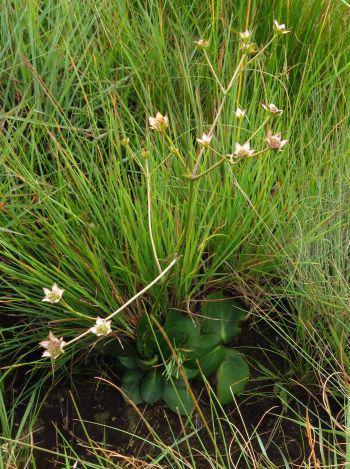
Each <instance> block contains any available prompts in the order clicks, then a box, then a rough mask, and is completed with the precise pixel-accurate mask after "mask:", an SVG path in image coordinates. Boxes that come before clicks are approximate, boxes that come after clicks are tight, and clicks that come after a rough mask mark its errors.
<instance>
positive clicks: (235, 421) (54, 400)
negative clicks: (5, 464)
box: [14, 321, 327, 469]
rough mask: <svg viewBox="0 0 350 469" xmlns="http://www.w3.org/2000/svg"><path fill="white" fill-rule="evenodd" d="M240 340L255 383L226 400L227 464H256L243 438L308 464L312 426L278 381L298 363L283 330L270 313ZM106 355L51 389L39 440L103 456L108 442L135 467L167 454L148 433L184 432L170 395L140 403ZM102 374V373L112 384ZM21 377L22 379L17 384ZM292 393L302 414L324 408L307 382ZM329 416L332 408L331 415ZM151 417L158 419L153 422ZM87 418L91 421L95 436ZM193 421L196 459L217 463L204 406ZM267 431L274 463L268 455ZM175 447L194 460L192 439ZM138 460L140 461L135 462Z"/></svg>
mask: <svg viewBox="0 0 350 469" xmlns="http://www.w3.org/2000/svg"><path fill="white" fill-rule="evenodd" d="M234 346H235V348H237V349H239V350H240V352H241V353H243V354H244V355H245V356H246V358H247V360H248V361H249V363H250V365H251V370H252V378H251V380H250V383H249V385H248V388H247V391H246V392H245V393H244V395H241V396H239V397H238V398H237V404H238V405H237V406H236V405H231V406H227V407H226V408H225V412H226V414H227V416H228V419H227V420H228V421H229V422H230V423H228V422H227V421H225V419H223V420H222V427H223V438H221V437H218V444H219V447H220V450H222V453H223V454H225V451H224V448H225V444H226V447H228V446H229V447H230V455H231V459H230V460H229V461H227V467H235V468H236V467H237V468H239V469H240V468H242V469H243V468H247V469H250V468H251V467H254V466H253V464H252V461H247V460H244V459H242V457H240V455H241V449H240V445H239V443H240V444H241V445H245V444H246V442H247V441H248V442H249V448H248V450H247V452H248V453H249V450H250V449H251V450H252V452H253V453H254V455H255V456H254V457H255V458H256V460H255V461H256V463H259V465H258V467H261V468H265V467H266V468H269V467H285V460H287V461H288V463H289V464H290V465H291V467H293V466H294V467H301V466H302V465H303V463H304V462H305V461H307V460H308V458H309V456H310V448H309V444H308V439H307V435H306V431H305V428H303V426H301V425H298V424H297V423H294V422H293V419H294V418H295V414H294V413H292V411H291V410H290V408H287V406H286V405H285V398H286V395H284V394H283V393H281V391H280V387H279V386H278V382H280V383H283V384H285V383H286V382H287V381H288V379H289V378H287V375H289V372H290V370H289V366H288V362H286V361H284V359H283V358H282V355H281V354H280V353H278V352H276V350H278V349H280V348H281V347H280V344H278V338H277V337H276V335H275V331H274V330H273V329H272V328H271V327H270V326H269V325H268V323H267V322H265V321H260V322H259V330H257V327H256V324H254V322H253V321H250V322H248V321H247V322H245V323H244V324H243V327H242V332H241V333H240V334H239V336H238V337H237V338H236V339H235V343H234ZM104 359H105V361H104V363H103V364H101V363H99V366H98V367H96V357H95V358H94V357H90V358H89V362H88V363H85V364H84V370H83V368H82V365H80V366H79V369H77V370H76V371H75V372H74V374H73V375H71V376H70V378H69V379H67V378H66V379H65V380H64V381H63V380H62V381H61V382H60V383H59V384H57V385H55V386H54V388H53V390H51V391H48V397H47V398H46V400H45V402H44V403H43V406H42V409H41V412H40V414H39V418H38V420H37V423H36V431H35V432H34V443H35V445H36V446H38V447H41V448H43V449H48V450H51V451H60V450H61V449H62V436H63V437H64V438H65V439H66V441H68V442H69V444H70V445H71V446H72V447H73V448H74V450H75V451H76V454H78V455H79V457H80V458H81V459H82V460H86V461H91V462H95V463H96V464H98V458H97V456H96V454H94V452H93V450H92V449H91V445H93V446H95V447H100V448H104V450H105V451H106V452H105V453H103V450H97V454H99V455H101V454H105V455H106V454H109V455H110V457H111V460H112V461H113V463H114V464H115V465H116V466H115V467H118V465H119V464H120V465H121V464H122V463H123V462H125V459H124V458H129V459H128V460H129V464H130V465H129V466H127V467H142V466H141V465H140V463H139V462H137V460H143V461H150V458H151V457H152V456H153V457H154V456H155V455H157V454H159V449H155V448H154V447H153V446H152V444H149V443H147V442H146V440H149V441H154V438H153V437H152V435H151V433H150V427H151V429H152V431H154V432H155V433H156V434H157V435H158V436H159V438H160V439H161V441H162V442H163V444H164V445H168V446H169V447H170V446H172V445H173V444H174V435H175V437H180V436H181V435H183V426H182V425H181V423H180V420H179V418H178V416H177V415H175V414H173V413H172V412H171V411H169V410H168V409H167V408H166V406H165V405H164V404H163V403H159V404H157V405H155V406H154V407H150V406H148V407H145V406H140V408H139V411H140V413H137V412H136V411H135V410H134V409H133V408H132V407H131V406H130V405H128V404H126V403H125V401H124V400H123V398H122V396H121V394H120V392H119V391H118V389H116V387H115V386H113V385H116V386H118V384H119V378H118V375H119V373H120V370H118V369H117V368H116V367H115V365H114V363H113V361H112V360H110V359H109V358H108V357H104ZM90 361H91V362H90ZM259 363H260V364H263V367H264V368H262V367H259ZM96 377H102V378H103V379H105V380H107V381H109V382H110V383H111V384H108V383H106V382H105V381H101V380H100V379H98V378H96ZM17 378H20V377H17ZM289 381H291V380H290V379H289ZM212 384H214V383H212ZM18 385H19V381H17V382H16V383H15V386H14V387H15V388H16V387H18ZM194 389H195V391H196V393H197V396H199V398H200V403H201V408H202V410H203V412H204V415H205V417H206V418H207V419H208V421H209V422H210V421H211V418H210V405H209V399H208V396H207V394H206V392H205V391H203V386H202V385H201V384H200V383H197V384H195V385H194ZM291 393H292V394H293V404H292V406H291V407H294V408H296V407H297V406H298V405H299V406H300V409H299V412H300V414H301V415H305V408H309V409H310V415H312V410H313V409H317V412H318V413H319V412H320V411H319V405H318V402H317V400H311V397H310V396H311V394H310V393H309V392H307V391H305V389H304V388H302V387H301V386H294V387H293V389H291ZM298 403H299V404H298ZM295 410H297V409H295ZM78 412H79V414H78ZM140 414H142V417H143V418H141V416H140ZM326 418H327V416H325V420H326ZM143 419H145V420H146V421H147V422H148V423H149V425H150V427H147V424H145V422H144V421H143ZM81 420H82V421H84V425H85V430H86V432H87V434H88V435H89V438H90V442H89V438H88V437H87V434H86V433H85V430H84V428H83V425H82V423H81ZM310 420H312V417H310ZM191 424H192V427H191V425H190V424H189V423H188V422H187V423H186V419H183V425H184V426H185V427H186V432H187V433H188V434H189V433H191V431H193V429H196V431H197V434H196V435H194V436H192V437H191V439H190V440H189V445H190V446H191V448H193V451H194V454H195V455H196V458H195V467H196V468H200V469H202V468H203V469H205V468H207V467H208V468H209V467H213V466H211V465H210V464H209V463H208V461H207V460H206V459H205V457H204V456H203V455H202V452H203V451H202V448H201V445H200V442H199V439H198V436H200V438H201V439H202V441H203V442H204V444H205V446H206V448H207V450H208V452H209V453H210V454H214V451H212V450H211V448H212V443H211V441H210V438H209V437H208V434H207V432H206V431H205V429H204V428H203V425H202V422H201V419H200V417H199V415H198V414H197V413H196V412H195V413H194V414H193V415H192V421H191ZM255 431H256V433H255ZM256 434H258V435H259V438H257V436H256ZM259 439H260V441H261V442H262V444H263V446H264V447H265V449H266V452H267V456H268V458H269V460H270V461H272V462H273V464H274V466H272V465H271V464H270V463H268V462H267V460H266V458H264V455H263V451H262V448H261V446H260V444H259ZM223 440H225V441H223ZM92 442H93V444H92ZM174 450H176V451H178V452H179V453H181V456H182V457H183V458H186V459H187V460H188V461H190V459H189V458H188V457H187V456H188V447H187V445H186V444H185V443H182V444H181V445H179V446H178V447H174ZM196 450H197V451H196ZM169 453H170V450H169ZM259 455H260V456H259ZM35 457H36V467H37V468H38V469H46V468H48V467H50V468H56V467H57V468H58V467H62V460H61V461H59V459H58V458H56V457H55V456H53V455H50V454H48V453H45V451H39V450H38V451H36V454H35ZM133 458H135V459H134V460H133ZM259 458H260V459H259ZM284 458H285V459H284ZM131 460H133V461H134V462H133V463H130V461H131ZM169 461H170V463H169ZM160 464H161V466H160V467H172V465H171V459H170V458H169V459H168V460H166V459H163V460H162V462H161V463H160ZM105 467H106V466H105ZM149 467H152V466H149Z"/></svg>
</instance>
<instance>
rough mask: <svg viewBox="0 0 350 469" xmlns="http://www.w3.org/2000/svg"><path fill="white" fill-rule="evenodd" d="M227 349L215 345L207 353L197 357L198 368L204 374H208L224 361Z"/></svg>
mask: <svg viewBox="0 0 350 469" xmlns="http://www.w3.org/2000/svg"><path fill="white" fill-rule="evenodd" d="M226 351H227V349H226V348H225V347H222V346H221V345H217V346H216V347H215V348H214V349H212V350H211V351H210V352H209V353H207V354H205V355H203V356H202V357H199V358H198V363H199V366H200V369H201V371H202V373H203V374H204V376H210V375H211V374H212V373H214V371H216V370H217V369H218V368H219V366H220V365H221V363H222V362H223V361H224V359H225V356H226Z"/></svg>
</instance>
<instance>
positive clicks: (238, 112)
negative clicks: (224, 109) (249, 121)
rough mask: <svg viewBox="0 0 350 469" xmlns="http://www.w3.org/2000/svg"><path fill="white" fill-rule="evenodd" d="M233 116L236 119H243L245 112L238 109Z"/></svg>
mask: <svg viewBox="0 0 350 469" xmlns="http://www.w3.org/2000/svg"><path fill="white" fill-rule="evenodd" d="M234 114H235V116H236V117H238V119H243V117H244V116H245V110H244V109H241V108H240V107H238V108H237V109H236V111H235V112H234Z"/></svg>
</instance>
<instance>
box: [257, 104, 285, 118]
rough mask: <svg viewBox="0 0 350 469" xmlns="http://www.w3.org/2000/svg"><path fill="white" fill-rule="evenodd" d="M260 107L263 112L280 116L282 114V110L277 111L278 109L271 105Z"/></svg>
mask: <svg viewBox="0 0 350 469" xmlns="http://www.w3.org/2000/svg"><path fill="white" fill-rule="evenodd" d="M262 107H263V108H264V109H265V111H267V112H269V113H270V114H276V115H278V116H280V115H281V114H282V113H283V109H278V107H277V106H275V105H274V104H273V103H270V104H263V105H262Z"/></svg>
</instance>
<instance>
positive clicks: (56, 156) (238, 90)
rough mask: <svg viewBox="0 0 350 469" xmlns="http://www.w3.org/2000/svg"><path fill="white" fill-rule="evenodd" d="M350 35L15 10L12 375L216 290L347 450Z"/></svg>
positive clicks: (78, 8)
mask: <svg viewBox="0 0 350 469" xmlns="http://www.w3.org/2000/svg"><path fill="white" fill-rule="evenodd" d="M348 20H349V6H348V5H347V3H346V2H344V1H342V0H339V1H337V0H335V1H333V2H329V1H321V0H310V1H309V2H305V1H301V0H291V1H289V0H274V1H271V2H264V1H262V0H256V1H251V0H246V1H239V2H225V1H223V0H217V1H212V2H209V3H208V2H207V3H205V2H201V1H199V0H194V1H191V2H189V1H188V0H176V1H175V0H170V1H167V2H162V1H156V0H150V1H148V2H141V1H138V0H136V1H134V2H129V1H126V0H116V1H114V2H100V3H98V2H95V1H93V0H91V1H90V0H88V1H87V2H84V3H82V2H80V1H78V0H74V1H66V0H60V1H52V0H48V1H46V2H36V1H34V0H30V1H28V0H17V1H16V2H5V3H4V6H3V12H2V15H1V18H0V31H1V32H0V38H1V39H0V40H1V48H0V63H1V68H0V90H1V96H2V100H1V108H0V114H1V119H0V124H1V125H0V146H1V166H0V187H1V189H0V197H1V199H0V222H1V227H0V244H1V255H0V280H1V287H2V288H1V292H2V293H1V298H0V302H1V313H0V314H1V317H2V318H3V319H4V322H3V324H0V325H1V337H2V339H3V340H2V342H1V345H0V353H1V357H2V359H1V360H2V362H3V366H5V367H6V370H10V371H11V369H10V368H9V367H10V366H11V365H16V366H15V367H14V369H17V368H18V367H20V366H26V367H27V366H29V367H30V366H32V365H33V364H35V366H36V367H37V368H36V370H38V369H39V368H41V367H43V368H44V369H46V364H45V362H41V361H39V354H37V349H38V343H39V342H41V345H42V346H43V347H44V350H45V351H46V353H45V355H46V356H49V357H52V358H55V357H58V355H61V352H62V351H63V350H67V351H68V350H69V351H70V353H66V354H64V355H63V356H62V357H60V363H61V364H64V363H66V364H68V362H69V363H70V364H71V363H73V361H74V363H75V360H79V359H80V358H81V357H82V355H83V354H86V353H88V352H90V351H91V350H94V349H95V342H96V341H95V337H94V335H93V334H95V335H98V336H100V335H109V337H112V339H116V341H117V342H118V346H119V344H122V345H123V344H124V342H125V341H127V340H133V338H134V336H135V329H136V327H137V324H138V323H139V320H140V318H141V317H142V316H144V314H145V313H147V314H150V315H151V316H152V317H154V318H158V319H159V318H161V319H162V320H164V319H165V317H166V314H167V311H168V310H169V309H170V308H177V309H178V310H181V311H182V312H184V313H186V314H189V315H191V316H192V314H193V313H196V312H197V303H198V302H200V301H202V299H203V298H204V297H205V296H206V295H207V294H208V293H209V292H211V291H213V290H214V291H215V290H219V289H220V290H222V289H223V290H225V291H226V292H229V291H231V292H232V293H234V295H235V296H237V297H240V299H241V300H242V302H243V303H244V305H245V307H246V308H247V309H249V310H250V312H251V315H250V316H249V317H250V318H251V319H252V322H253V323H254V324H255V327H257V328H258V327H259V322H260V321H261V320H262V319H263V320H267V321H268V322H269V323H270V324H271V325H272V326H273V327H274V328H275V332H276V335H278V336H279V337H280V343H281V344H282V345H281V349H283V353H284V348H285V347H287V346H288V352H286V355H288V353H289V354H290V355H289V356H288V357H287V358H288V360H289V362H290V367H291V374H290V376H291V377H292V379H293V380H295V381H297V382H298V383H299V384H302V385H305V386H308V385H315V384H317V386H318V387H319V390H321V392H322V390H324V389H327V392H328V391H329V390H331V397H332V399H333V398H335V399H336V400H337V399H338V403H339V402H341V403H342V404H341V406H342V408H343V414H342V416H341V417H340V419H341V420H342V424H341V425H343V426H342V431H344V433H345V434H346V432H347V425H348V423H347V420H348V419H347V416H346V415H347V414H346V412H345V409H346V408H347V407H346V406H345V405H344V402H346V401H347V397H348V395H347V393H348V365H349V363H348V357H347V355H348V354H347V353H346V352H347V343H348V342H347V341H348V325H347V324H348V311H349V285H348V283H349V257H348V232H349V208H348V205H349V204H348V201H349V189H348V187H349V150H348V149H349V135H348V134H349V132H348V129H349V125H348V116H349V115H350V112H349V111H350V107H349V102H350V100H349V90H350V83H349V81H350V79H349V57H350V55H349V54H350V51H349V45H350V42H349V39H350V37H349V36H350V32H349V28H348V27H347V24H348ZM274 21H275V23H274ZM279 23H280V24H279ZM283 23H285V24H286V28H285V29H284V28H283V27H282V26H281V25H282V24H283ZM288 31H289V32H288ZM245 32H246V33H245ZM287 32H288V34H287ZM285 33H286V34H285ZM272 105H273V107H272ZM282 111H283V112H282ZM286 141H288V143H287V142H286ZM248 143H249V145H248ZM253 149H254V150H255V151H254V153H253V152H252V150H253ZM276 150H277V151H276ZM280 150H282V151H280ZM43 288H44V289H45V291H44V293H43ZM49 331H52V332H51V333H50V336H49V339H48V340H44V338H45V337H47V336H48V333H49ZM61 337H62V338H61ZM78 339H79V340H78ZM80 339H81V340H80ZM92 339H94V340H92ZM69 345H72V346H71V347H70V346H69ZM87 345H89V347H87ZM33 350H36V352H35V353H34V354H33V353H32V352H33ZM73 352H74V353H73ZM6 373H8V371H6ZM43 375H44V373H43ZM283 384H286V383H283ZM289 384H290V383H289ZM287 388H288V386H287ZM288 389H289V388H288ZM31 391H32V389H31V390H30V392H31ZM30 392H29V391H28V395H30ZM4 414H5V412H4V411H3V415H4ZM303 419H304V416H303ZM303 419H301V421H302V424H303V425H304V426H306V425H307V423H306V420H305V419H304V420H303ZM5 426H6V424H5ZM9 434H10V433H9ZM318 434H319V435H321V436H322V434H323V433H322V431H321V430H320V431H319V433H318ZM9 438H10V437H9ZM320 438H321V437H320ZM327 458H328V456H327ZM250 461H251V460H250ZM67 464H68V463H67ZM220 464H222V461H221V462H220ZM179 467H182V466H181V464H179Z"/></svg>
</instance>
